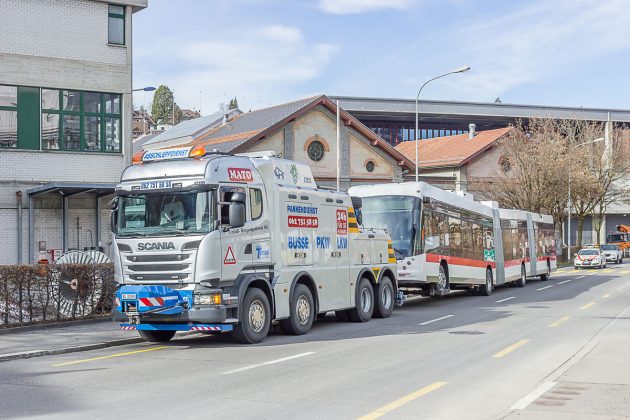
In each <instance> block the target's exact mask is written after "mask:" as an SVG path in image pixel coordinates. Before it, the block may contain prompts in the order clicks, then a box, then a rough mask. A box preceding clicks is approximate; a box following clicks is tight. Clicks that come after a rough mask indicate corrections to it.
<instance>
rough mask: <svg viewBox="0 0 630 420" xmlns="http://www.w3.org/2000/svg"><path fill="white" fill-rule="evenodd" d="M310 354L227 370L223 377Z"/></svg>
mask: <svg viewBox="0 0 630 420" xmlns="http://www.w3.org/2000/svg"><path fill="white" fill-rule="evenodd" d="M311 354H315V352H314V351H308V352H306V353H300V354H295V355H293V356H289V357H283V358H282V359H276V360H270V361H268V362H265V363H258V364H255V365H249V366H245V367H242V368H238V369H233V370H228V371H227V372H223V373H222V374H223V375H230V374H232V373H238V372H243V371H246V370H250V369H256V368H259V367H262V366H269V365H275V364H276V363H280V362H286V361H287V360H293V359H297V358H299V357H304V356H310V355H311Z"/></svg>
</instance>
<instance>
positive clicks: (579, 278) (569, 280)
mask: <svg viewBox="0 0 630 420" xmlns="http://www.w3.org/2000/svg"><path fill="white" fill-rule="evenodd" d="M582 277H586V276H579V277H576V278H575V279H576V280H578V279H581V278H582ZM569 281H571V280H569ZM563 283H564V282H563ZM558 284H560V283H558Z"/></svg>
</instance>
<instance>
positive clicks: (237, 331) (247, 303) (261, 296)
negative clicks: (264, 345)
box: [232, 287, 271, 344]
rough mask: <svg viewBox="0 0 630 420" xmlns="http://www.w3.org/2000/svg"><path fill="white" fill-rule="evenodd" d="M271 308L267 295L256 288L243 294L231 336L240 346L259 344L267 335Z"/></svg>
mask: <svg viewBox="0 0 630 420" xmlns="http://www.w3.org/2000/svg"><path fill="white" fill-rule="evenodd" d="M270 326H271V308H270V306H269V300H268V299H267V295H266V294H265V292H263V291H262V290H260V289H258V288H256V287H250V288H249V289H247V291H246V292H245V298H244V299H243V306H242V308H241V315H240V317H239V320H238V324H236V325H235V326H234V332H233V333H232V335H233V336H234V338H235V339H236V341H238V342H239V343H242V344H255V343H260V342H261V341H263V340H264V339H265V337H267V334H269V327H270Z"/></svg>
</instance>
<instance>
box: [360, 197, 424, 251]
mask: <svg viewBox="0 0 630 420" xmlns="http://www.w3.org/2000/svg"><path fill="white" fill-rule="evenodd" d="M361 200H362V201H363V207H362V209H361V212H362V214H363V226H365V227H367V228H379V229H387V231H388V232H389V234H390V235H391V237H392V245H393V246H394V252H395V253H396V258H398V259H401V258H405V257H408V256H410V255H411V250H412V248H413V237H414V229H413V227H414V217H413V216H414V215H415V214H416V212H414V203H415V201H416V198H414V197H405V196H396V195H390V196H381V197H363V198H362V199H361Z"/></svg>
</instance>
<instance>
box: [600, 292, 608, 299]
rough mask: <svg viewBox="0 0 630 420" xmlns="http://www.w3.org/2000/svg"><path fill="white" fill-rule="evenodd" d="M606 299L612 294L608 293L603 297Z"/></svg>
mask: <svg viewBox="0 0 630 420" xmlns="http://www.w3.org/2000/svg"><path fill="white" fill-rule="evenodd" d="M602 297H603V298H604V299H606V298H608V297H610V293H606V294H605V295H603V296H602Z"/></svg>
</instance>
